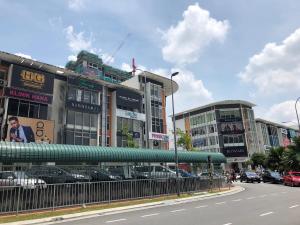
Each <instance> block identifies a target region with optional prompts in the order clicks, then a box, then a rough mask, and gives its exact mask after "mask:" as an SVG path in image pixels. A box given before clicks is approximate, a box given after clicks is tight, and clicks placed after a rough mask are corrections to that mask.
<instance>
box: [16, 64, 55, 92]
mask: <svg viewBox="0 0 300 225" xmlns="http://www.w3.org/2000/svg"><path fill="white" fill-rule="evenodd" d="M53 84H54V75H53V74H51V73H46V72H42V71H38V70H33V69H29V68H26V67H23V66H18V65H14V66H13V72H12V77H11V86H12V87H16V88H21V89H26V90H30V91H37V92H39V93H46V94H51V95H52V93H53Z"/></svg>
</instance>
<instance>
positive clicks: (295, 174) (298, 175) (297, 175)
mask: <svg viewBox="0 0 300 225" xmlns="http://www.w3.org/2000/svg"><path fill="white" fill-rule="evenodd" d="M292 176H295V177H300V173H292Z"/></svg>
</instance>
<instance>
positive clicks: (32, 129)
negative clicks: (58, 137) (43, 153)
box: [6, 116, 54, 144]
mask: <svg viewBox="0 0 300 225" xmlns="http://www.w3.org/2000/svg"><path fill="white" fill-rule="evenodd" d="M53 132H54V121H52V120H40V119H32V118H27V117H15V116H8V132H7V137H6V140H7V141H11V142H24V143H30V142H36V143H49V144H51V143H53V141H54V136H53Z"/></svg>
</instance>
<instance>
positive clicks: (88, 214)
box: [5, 186, 245, 225]
mask: <svg viewBox="0 0 300 225" xmlns="http://www.w3.org/2000/svg"><path fill="white" fill-rule="evenodd" d="M244 190H245V189H244V188H243V187H240V186H235V187H232V188H231V189H230V190H228V191H222V192H217V193H208V192H199V193H194V196H191V197H186V198H181V199H172V200H163V201H157V202H153V203H143V204H137V205H130V206H123V207H115V208H108V209H101V210H93V211H88V212H81V213H73V214H66V215H62V216H55V217H47V218H42V219H34V220H26V221H18V222H12V223H5V224H7V225H29V224H31V225H33V224H46V223H51V222H55V221H72V220H77V219H79V218H80V219H85V218H92V217H97V216H105V215H112V214H117V213H122V212H129V211H136V210H144V209H149V208H154V207H160V206H166V205H174V204H181V203H185V202H193V201H199V200H203V199H210V198H216V197H222V196H227V195H233V194H236V193H239V192H241V191H244Z"/></svg>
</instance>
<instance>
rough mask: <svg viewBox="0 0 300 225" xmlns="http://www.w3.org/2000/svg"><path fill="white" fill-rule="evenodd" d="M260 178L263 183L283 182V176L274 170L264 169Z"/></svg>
mask: <svg viewBox="0 0 300 225" xmlns="http://www.w3.org/2000/svg"><path fill="white" fill-rule="evenodd" d="M262 180H263V182H264V183H266V182H271V183H276V184H281V183H283V178H282V176H281V175H280V174H279V173H278V172H274V171H265V172H263V174H262Z"/></svg>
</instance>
